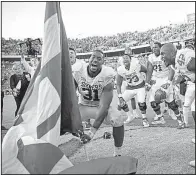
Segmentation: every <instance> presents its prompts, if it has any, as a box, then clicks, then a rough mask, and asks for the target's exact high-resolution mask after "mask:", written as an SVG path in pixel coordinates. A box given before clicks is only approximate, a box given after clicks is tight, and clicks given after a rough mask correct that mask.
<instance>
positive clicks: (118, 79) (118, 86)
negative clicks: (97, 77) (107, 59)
mask: <svg viewBox="0 0 196 175" xmlns="http://www.w3.org/2000/svg"><path fill="white" fill-rule="evenodd" d="M122 82H123V77H122V76H120V75H119V74H118V73H117V75H116V89H117V93H118V94H121V93H122V92H121V87H122Z"/></svg>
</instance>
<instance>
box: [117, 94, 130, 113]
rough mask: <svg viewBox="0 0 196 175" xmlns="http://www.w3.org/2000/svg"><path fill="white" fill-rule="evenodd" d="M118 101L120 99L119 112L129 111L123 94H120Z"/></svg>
mask: <svg viewBox="0 0 196 175" xmlns="http://www.w3.org/2000/svg"><path fill="white" fill-rule="evenodd" d="M118 99H119V106H118V109H119V110H121V109H123V110H124V111H125V112H127V111H129V108H128V105H127V103H126V101H125V100H124V99H123V97H122V95H121V94H119V96H118Z"/></svg>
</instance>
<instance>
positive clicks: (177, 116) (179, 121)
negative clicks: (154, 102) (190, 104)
mask: <svg viewBox="0 0 196 175" xmlns="http://www.w3.org/2000/svg"><path fill="white" fill-rule="evenodd" d="M180 116H181V114H180V113H179V114H177V115H176V118H177V121H178V123H179V124H180V125H181V124H182V120H181V119H180ZM179 119H180V120H179Z"/></svg>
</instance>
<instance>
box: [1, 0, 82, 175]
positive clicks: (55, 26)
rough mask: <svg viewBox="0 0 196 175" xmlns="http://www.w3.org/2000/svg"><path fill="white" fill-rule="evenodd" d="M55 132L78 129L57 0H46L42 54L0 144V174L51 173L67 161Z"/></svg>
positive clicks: (65, 41)
mask: <svg viewBox="0 0 196 175" xmlns="http://www.w3.org/2000/svg"><path fill="white" fill-rule="evenodd" d="M60 132H61V133H63V134H64V133H65V132H71V133H77V132H82V122H81V117H80V113H79V108H78V104H77V98H76V93H75V87H74V83H73V78H72V71H71V65H70V60H69V51H68V43H67V37H66V33H65V29H64V24H63V21H62V16H61V11H60V3H59V2H46V11H45V21H44V38H43V54H42V59H41V63H40V64H39V66H38V68H37V70H36V72H35V74H34V76H33V78H32V80H31V82H30V84H29V87H28V89H27V92H26V94H25V96H24V99H23V101H22V104H21V107H20V109H19V111H18V115H17V118H16V121H15V123H14V125H13V126H12V127H11V128H10V129H9V130H8V132H7V134H6V135H5V137H4V139H3V143H2V173H3V174H13V173H14V174H38V173H40V174H57V173H59V172H61V171H63V170H65V169H66V168H68V167H71V166H73V165H72V163H71V162H70V161H69V160H68V159H67V157H66V156H65V155H64V154H63V153H62V152H61V150H60V149H59V148H58V145H59V139H60Z"/></svg>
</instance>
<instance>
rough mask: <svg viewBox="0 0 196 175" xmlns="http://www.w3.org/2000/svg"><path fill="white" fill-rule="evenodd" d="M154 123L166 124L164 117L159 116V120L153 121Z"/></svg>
mask: <svg viewBox="0 0 196 175" xmlns="http://www.w3.org/2000/svg"><path fill="white" fill-rule="evenodd" d="M151 124H152V125H158V124H165V120H164V118H163V117H158V119H157V120H154V121H152V123H151Z"/></svg>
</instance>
